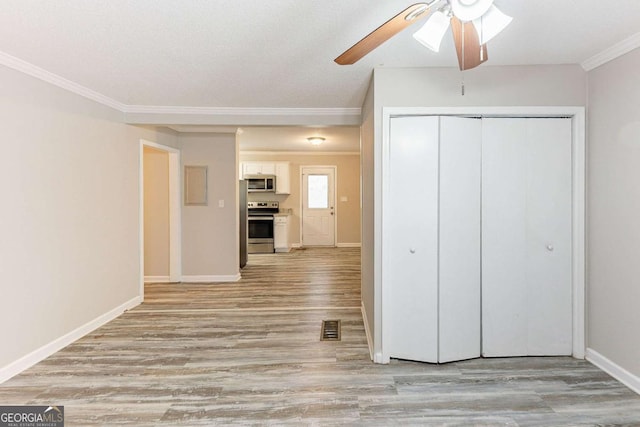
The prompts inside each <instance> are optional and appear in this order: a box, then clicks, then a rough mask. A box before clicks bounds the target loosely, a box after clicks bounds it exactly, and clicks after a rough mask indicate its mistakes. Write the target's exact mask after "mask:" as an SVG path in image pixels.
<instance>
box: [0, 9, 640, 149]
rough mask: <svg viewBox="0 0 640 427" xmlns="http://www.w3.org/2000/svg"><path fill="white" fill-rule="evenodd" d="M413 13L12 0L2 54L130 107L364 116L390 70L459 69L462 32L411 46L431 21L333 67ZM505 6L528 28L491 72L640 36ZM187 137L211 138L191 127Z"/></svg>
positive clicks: (618, 14)
mask: <svg viewBox="0 0 640 427" xmlns="http://www.w3.org/2000/svg"><path fill="white" fill-rule="evenodd" d="M412 3H414V2H412V1H407V0H385V1H372V0H323V1H313V0H243V1H241V2H240V1H237V0H179V1H178V0H55V1H52V0H0V54H2V53H4V54H5V56H6V55H10V56H13V57H15V58H18V59H19V60H22V61H26V62H27V63H30V64H32V65H35V66H36V67H40V68H42V69H44V70H46V71H48V72H50V73H53V74H56V75H58V76H60V77H62V78H64V79H67V80H70V81H71V82H74V83H75V84H78V85H81V86H84V87H86V88H88V89H90V90H92V91H95V92H97V93H99V94H101V95H103V96H104V97H107V98H110V99H111V100H113V101H115V102H116V103H117V104H119V105H127V106H150V107H154V106H164V107H211V108H229V107H231V108H240V109H242V108H245V109H251V108H254V109H255V108H278V109H297V108H311V109H314V108H333V109H345V108H356V109H357V108H359V107H360V106H361V105H362V102H363V99H364V95H365V91H366V88H367V86H368V84H369V81H370V78H371V72H372V70H373V69H374V68H376V67H456V66H457V59H456V56H455V50H454V46H453V42H452V39H451V36H450V34H449V35H445V39H444V41H443V43H442V46H441V49H440V53H433V52H431V51H429V50H427V49H425V48H424V47H422V46H421V45H419V44H418V43H417V42H415V41H414V40H413V38H412V37H411V34H412V33H413V32H415V31H416V30H417V29H418V28H419V27H420V26H421V25H422V23H423V22H424V21H425V19H424V18H423V19H422V21H421V22H419V23H417V24H416V25H414V26H412V27H410V28H409V29H407V30H405V31H404V32H402V33H400V34H398V35H396V36H395V37H393V38H392V39H391V40H389V41H388V42H386V43H384V44H383V45H382V46H380V47H379V48H377V49H376V50H374V51H373V52H372V53H371V54H369V55H367V56H365V57H364V58H363V59H362V60H361V61H360V62H358V63H357V64H355V65H352V66H339V65H337V64H335V63H334V62H333V59H334V58H335V57H336V56H338V55H339V54H340V53H342V52H343V51H344V50H345V49H347V48H348V47H349V46H351V45H352V44H353V43H355V42H357V41H358V40H359V39H361V38H362V37H363V36H365V35H366V34H368V33H369V32H371V31H372V30H373V29H375V28H376V27H378V26H379V25H381V24H382V23H383V22H385V21H386V20H387V19H389V18H391V17H392V16H394V15H396V14H397V13H399V12H400V11H401V10H403V9H405V8H406V7H407V6H409V5H410V4H412ZM495 4H496V5H498V6H499V7H500V8H501V9H502V10H503V11H504V12H505V13H507V14H509V15H511V16H513V17H514V20H513V22H512V23H511V25H510V26H509V27H507V29H506V30H505V31H504V32H503V33H502V34H500V35H498V36H497V37H496V38H495V39H493V40H492V41H491V42H490V43H489V61H488V62H487V63H486V64H484V65H482V66H483V67H487V66H492V65H521V64H527V65H531V64H580V63H582V62H583V61H585V60H587V59H589V58H591V57H592V56H594V55H596V54H598V53H601V52H602V51H603V50H606V49H607V48H610V47H611V46H613V45H615V44H616V43H619V42H621V41H623V40H625V39H627V38H629V37H631V36H633V37H634V38H635V37H636V36H637V35H638V33H639V32H640V25H639V23H640V0H614V1H612V2H603V1H601V0H535V1H534V0H495ZM0 56H1V55H0ZM469 72H473V70H471V71H469ZM141 108H143V107H141ZM156 123H157V122H156ZM212 123H213V122H212ZM167 124H169V123H167ZM216 124H221V123H220V121H218V122H216ZM228 124H232V123H228ZM310 124H311V123H310ZM316 124H317V123H316ZM234 129H235V128H230V129H227V130H224V129H223V130H214V131H224V132H227V131H234ZM244 130H245V133H244V134H242V135H241V136H240V145H241V149H243V150H280V151H301V150H316V151H322V150H324V151H357V150H358V148H357V147H358V145H359V137H358V135H357V128H353V127H351V128H350V127H344V128H316V129H313V128H301V127H284V128H277V127H273V128H268V127H261V128H249V127H246V128H245V129H244ZM179 131H182V132H194V131H211V129H207V128H206V127H205V128H201V127H198V126H182V128H181V129H179ZM310 131H313V132H311V133H319V134H323V135H325V136H327V142H326V143H325V144H323V145H322V146H321V147H320V148H318V147H309V145H308V143H306V141H305V138H306V137H307V136H310V135H309V133H310Z"/></svg>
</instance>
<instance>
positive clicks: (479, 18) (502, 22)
mask: <svg viewBox="0 0 640 427" xmlns="http://www.w3.org/2000/svg"><path fill="white" fill-rule="evenodd" d="M493 2H494V0H432V1H430V2H427V3H416V4H414V5H412V6H409V7H408V8H406V9H405V10H403V11H402V12H400V13H399V14H397V15H396V16H394V17H393V18H391V19H389V20H388V21H387V22H385V23H384V24H382V25H381V26H379V27H378V28H376V29H375V30H374V31H372V32H371V33H369V34H368V35H367V36H365V37H364V38H363V39H362V40H360V41H359V42H357V43H356V44H354V45H353V46H351V47H350V48H349V49H347V50H346V51H345V52H344V53H343V54H342V55H340V56H338V57H337V58H336V59H335V62H336V63H338V64H340V65H351V64H354V63H356V62H357V61H359V60H360V59H361V58H362V57H363V56H365V55H366V54H368V53H369V52H371V51H372V50H374V49H375V48H376V47H378V46H380V45H381V44H382V43H384V42H385V41H387V40H389V39H390V38H391V37H393V36H394V35H396V34H398V33H399V32H400V31H402V30H404V29H405V28H407V27H409V26H410V25H412V24H414V23H416V22H418V21H419V18H421V17H424V16H426V15H425V14H426V13H428V12H429V11H431V10H434V12H433V13H431V16H430V17H429V19H428V20H427V22H426V24H425V25H424V26H423V27H422V28H421V29H420V30H418V31H417V32H416V33H415V34H414V35H413V37H414V38H415V39H416V40H417V41H419V42H420V43H422V44H423V45H424V46H426V47H428V48H429V49H431V50H433V51H435V52H438V51H439V50H440V42H441V41H442V38H443V37H444V34H445V33H446V32H447V30H448V29H449V26H451V29H452V33H453V40H454V42H455V46H456V53H457V55H458V66H459V67H460V70H463V71H464V70H468V69H471V68H474V67H477V66H478V65H480V64H482V63H483V62H485V61H486V60H487V59H488V56H487V44H486V43H487V42H488V41H489V40H490V39H492V38H493V37H494V36H495V35H496V34H498V33H499V32H500V31H502V30H503V29H504V28H505V27H506V26H507V25H509V23H510V22H511V19H512V18H511V17H510V16H507V15H505V14H504V13H502V12H501V11H500V10H499V9H498V8H497V7H496V6H495V5H494V4H493Z"/></svg>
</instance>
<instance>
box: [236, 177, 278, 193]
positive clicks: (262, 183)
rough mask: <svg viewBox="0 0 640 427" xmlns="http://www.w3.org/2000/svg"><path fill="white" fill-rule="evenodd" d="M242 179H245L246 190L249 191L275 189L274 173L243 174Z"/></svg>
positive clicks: (269, 190) (273, 190) (272, 190)
mask: <svg viewBox="0 0 640 427" xmlns="http://www.w3.org/2000/svg"><path fill="white" fill-rule="evenodd" d="M244 180H245V181H247V191H248V192H250V193H257V192H264V193H266V192H272V193H273V192H275V191H276V177H275V176H274V175H245V176H244Z"/></svg>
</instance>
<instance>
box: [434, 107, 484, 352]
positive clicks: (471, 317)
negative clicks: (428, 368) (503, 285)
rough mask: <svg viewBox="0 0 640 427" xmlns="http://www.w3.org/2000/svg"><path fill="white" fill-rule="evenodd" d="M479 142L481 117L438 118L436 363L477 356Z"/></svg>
mask: <svg viewBox="0 0 640 427" xmlns="http://www.w3.org/2000/svg"><path fill="white" fill-rule="evenodd" d="M481 146H482V121H481V120H480V119H472V118H462V117H442V118H441V119H440V203H439V209H440V215H439V222H440V236H439V241H440V245H439V260H440V265H439V326H440V328H439V329H440V330H439V337H440V340H439V341H440V343H439V361H440V362H451V361H454V360H462V359H471V358H474V357H479V356H480V154H481Z"/></svg>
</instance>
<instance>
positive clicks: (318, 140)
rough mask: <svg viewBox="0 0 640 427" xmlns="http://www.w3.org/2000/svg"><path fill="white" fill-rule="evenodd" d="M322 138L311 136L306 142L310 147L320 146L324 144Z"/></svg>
mask: <svg viewBox="0 0 640 427" xmlns="http://www.w3.org/2000/svg"><path fill="white" fill-rule="evenodd" d="M324 140H325V139H324V138H323V137H321V136H311V137H309V138H307V141H309V142H310V143H311V145H320V144H322V143H323V142H324Z"/></svg>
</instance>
